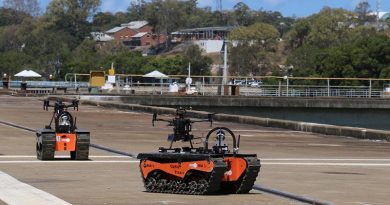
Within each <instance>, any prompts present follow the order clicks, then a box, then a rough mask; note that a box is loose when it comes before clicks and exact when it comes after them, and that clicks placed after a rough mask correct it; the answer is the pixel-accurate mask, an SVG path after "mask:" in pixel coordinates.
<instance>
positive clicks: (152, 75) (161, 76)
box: [142, 70, 169, 95]
mask: <svg viewBox="0 0 390 205" xmlns="http://www.w3.org/2000/svg"><path fill="white" fill-rule="evenodd" d="M142 77H144V78H158V79H160V89H161V90H160V94H161V95H162V93H163V91H162V90H163V79H164V78H169V77H168V76H167V75H165V74H164V73H161V72H160V71H158V70H155V71H153V72H150V73H148V74H146V75H143V76H142Z"/></svg>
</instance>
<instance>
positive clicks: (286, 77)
mask: <svg viewBox="0 0 390 205" xmlns="http://www.w3.org/2000/svg"><path fill="white" fill-rule="evenodd" d="M283 79H284V80H286V85H287V86H286V91H287V93H286V96H287V97H288V91H289V90H288V86H289V82H288V76H287V75H285V76H284V77H283Z"/></svg>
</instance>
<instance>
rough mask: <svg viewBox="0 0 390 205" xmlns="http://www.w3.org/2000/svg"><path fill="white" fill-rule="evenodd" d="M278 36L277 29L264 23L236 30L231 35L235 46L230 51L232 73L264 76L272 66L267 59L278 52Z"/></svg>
mask: <svg viewBox="0 0 390 205" xmlns="http://www.w3.org/2000/svg"><path fill="white" fill-rule="evenodd" d="M278 36H279V32H278V31H277V30H276V28H275V27H273V26H272V25H269V24H264V23H256V24H253V25H251V26H248V27H240V28H237V29H234V30H233V31H232V32H231V33H230V40H231V41H232V43H233V45H234V46H233V47H232V48H231V49H230V50H231V53H230V56H229V59H230V62H231V66H232V69H230V72H231V73H232V74H237V75H248V74H255V75H257V74H258V75H262V74H264V73H265V71H266V69H267V67H268V66H269V65H270V64H271V61H270V59H269V58H267V57H268V56H270V55H271V53H274V52H276V44H277V41H276V40H277V38H278Z"/></svg>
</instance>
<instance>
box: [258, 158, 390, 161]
mask: <svg viewBox="0 0 390 205" xmlns="http://www.w3.org/2000/svg"><path fill="white" fill-rule="evenodd" d="M260 161H390V159H383V158H379V159H357V158H350V159H348V158H346V159H343V158H329V159H324V158H319V159H316V158H260Z"/></svg>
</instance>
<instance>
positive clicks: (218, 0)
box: [215, 0, 223, 11]
mask: <svg viewBox="0 0 390 205" xmlns="http://www.w3.org/2000/svg"><path fill="white" fill-rule="evenodd" d="M215 6H216V10H217V11H222V8H223V7H222V0H215Z"/></svg>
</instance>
